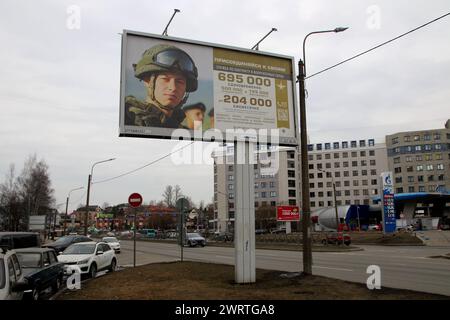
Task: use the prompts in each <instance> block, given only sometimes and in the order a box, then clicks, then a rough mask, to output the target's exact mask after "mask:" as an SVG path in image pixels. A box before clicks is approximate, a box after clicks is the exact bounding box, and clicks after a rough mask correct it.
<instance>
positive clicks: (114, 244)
mask: <svg viewBox="0 0 450 320" xmlns="http://www.w3.org/2000/svg"><path fill="white" fill-rule="evenodd" d="M102 241H103V242H106V243H107V244H109V246H110V247H111V248H112V249H113V250H114V251H115V252H116V253H120V240H118V239H117V238H116V237H103V238H102Z"/></svg>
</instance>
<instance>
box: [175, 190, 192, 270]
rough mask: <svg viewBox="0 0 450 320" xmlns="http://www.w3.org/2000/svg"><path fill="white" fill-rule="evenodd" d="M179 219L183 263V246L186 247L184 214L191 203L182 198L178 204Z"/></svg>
mask: <svg viewBox="0 0 450 320" xmlns="http://www.w3.org/2000/svg"><path fill="white" fill-rule="evenodd" d="M176 206H177V209H178V212H179V213H180V214H179V217H180V224H179V226H178V228H179V239H180V247H181V252H180V255H181V262H183V245H184V212H185V211H186V209H188V206H189V202H188V201H187V199H186V198H180V199H178V200H177V203H176Z"/></svg>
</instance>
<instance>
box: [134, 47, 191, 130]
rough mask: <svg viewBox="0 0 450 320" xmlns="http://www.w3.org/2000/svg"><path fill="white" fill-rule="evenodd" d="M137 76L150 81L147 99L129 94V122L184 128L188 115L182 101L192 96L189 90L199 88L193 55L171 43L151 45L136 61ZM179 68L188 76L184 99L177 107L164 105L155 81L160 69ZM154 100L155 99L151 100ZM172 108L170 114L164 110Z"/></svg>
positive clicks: (176, 69) (174, 70) (175, 69)
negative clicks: (155, 92) (157, 91)
mask: <svg viewBox="0 0 450 320" xmlns="http://www.w3.org/2000/svg"><path fill="white" fill-rule="evenodd" d="M133 67H134V71H135V77H136V78H138V79H140V80H144V79H147V81H149V82H150V84H149V88H150V89H149V90H148V97H147V101H142V100H138V99H136V98H135V97H134V96H127V97H126V98H125V125H135V126H144V127H165V128H181V127H182V126H181V122H183V120H184V118H185V114H184V111H183V110H182V109H181V107H182V105H183V104H184V103H185V102H186V100H187V98H188V97H189V92H193V91H196V90H197V86H198V81H197V77H198V72H197V67H196V66H195V64H194V61H193V60H192V58H191V57H190V56H189V55H188V54H187V53H186V52H184V51H183V50H181V49H179V48H177V47H174V46H169V45H156V46H154V47H151V48H150V49H147V50H146V51H145V52H144V53H143V55H142V58H141V60H140V61H139V62H138V63H137V64H135V65H133ZM161 72H178V73H181V74H182V75H183V76H184V77H185V78H186V94H185V97H184V99H183V101H182V102H181V103H180V104H179V105H178V106H176V107H174V108H173V109H172V108H167V107H165V106H162V105H161V104H160V103H159V102H158V101H156V99H155V97H154V88H155V81H156V77H157V75H158V73H161ZM148 101H151V102H148ZM164 109H166V110H167V111H171V115H170V116H167V114H166V113H164V112H163V110H164Z"/></svg>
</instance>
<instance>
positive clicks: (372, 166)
mask: <svg viewBox="0 0 450 320" xmlns="http://www.w3.org/2000/svg"><path fill="white" fill-rule="evenodd" d="M308 163H309V170H308V171H309V191H310V195H309V196H310V202H311V210H314V209H316V208H320V207H332V206H334V199H333V182H334V183H335V185H336V202H337V205H339V206H340V205H353V204H354V205H369V204H373V200H372V198H373V197H375V196H377V195H378V194H379V192H380V191H379V190H380V179H379V177H380V174H381V173H382V172H384V171H387V170H388V164H387V153H386V146H385V145H384V144H375V140H374V139H369V140H353V141H342V142H333V143H331V142H330V143H316V144H310V145H308ZM299 172H301V171H299ZM299 181H300V179H299Z"/></svg>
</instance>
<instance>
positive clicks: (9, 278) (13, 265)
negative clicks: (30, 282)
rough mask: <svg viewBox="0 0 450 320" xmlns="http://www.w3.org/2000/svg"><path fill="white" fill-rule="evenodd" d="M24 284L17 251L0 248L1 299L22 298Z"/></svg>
mask: <svg viewBox="0 0 450 320" xmlns="http://www.w3.org/2000/svg"><path fill="white" fill-rule="evenodd" d="M23 285H24V281H23V274H22V268H21V267H20V264H19V260H18V259H17V256H16V253H15V252H14V251H12V250H7V249H5V248H3V249H2V248H0V300H21V299H22V296H23V289H24V288H22V286H23Z"/></svg>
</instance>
